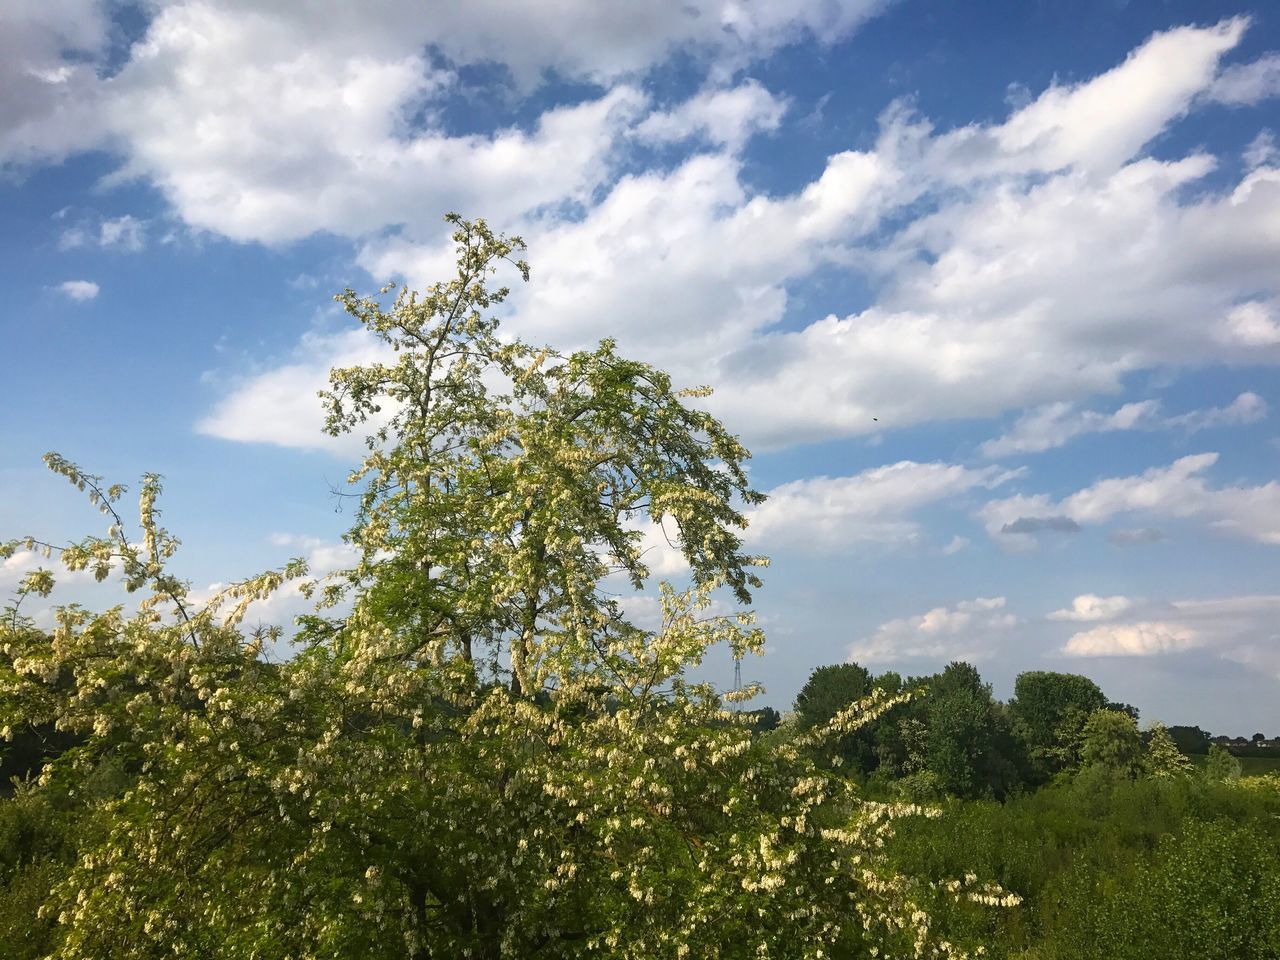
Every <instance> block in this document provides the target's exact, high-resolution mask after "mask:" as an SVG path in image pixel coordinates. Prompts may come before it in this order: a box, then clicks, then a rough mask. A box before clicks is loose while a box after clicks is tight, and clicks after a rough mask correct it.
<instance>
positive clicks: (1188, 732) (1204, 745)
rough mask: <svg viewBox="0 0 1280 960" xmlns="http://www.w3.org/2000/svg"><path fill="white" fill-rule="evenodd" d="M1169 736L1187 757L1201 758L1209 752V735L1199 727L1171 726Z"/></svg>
mask: <svg viewBox="0 0 1280 960" xmlns="http://www.w3.org/2000/svg"><path fill="white" fill-rule="evenodd" d="M1169 736H1170V737H1171V738H1172V739H1173V742H1174V743H1175V744H1176V745H1177V747H1178V749H1179V750H1181V751H1182V752H1183V753H1184V754H1186V755H1187V756H1197V755H1199V756H1203V755H1205V754H1207V753H1208V752H1209V734H1207V733H1205V732H1204V731H1203V730H1201V729H1200V728H1199V727H1186V726H1172V727H1169Z"/></svg>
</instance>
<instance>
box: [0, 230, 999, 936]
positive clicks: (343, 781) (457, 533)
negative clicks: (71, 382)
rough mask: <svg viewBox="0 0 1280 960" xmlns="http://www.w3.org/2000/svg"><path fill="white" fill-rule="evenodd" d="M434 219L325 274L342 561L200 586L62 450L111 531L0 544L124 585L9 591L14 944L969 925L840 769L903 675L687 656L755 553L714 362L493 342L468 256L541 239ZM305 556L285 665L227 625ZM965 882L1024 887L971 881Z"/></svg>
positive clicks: (1, 660) (983, 888) (748, 496)
mask: <svg viewBox="0 0 1280 960" xmlns="http://www.w3.org/2000/svg"><path fill="white" fill-rule="evenodd" d="M451 220H452V222H453V223H454V226H455V229H456V232H455V234H454V236H455V240H456V241H457V244H458V270H457V274H456V276H455V277H453V278H452V279H450V280H448V281H447V282H442V283H438V284H435V285H433V286H432V287H430V288H428V290H427V291H426V292H425V293H423V294H420V295H419V294H415V293H411V292H408V291H399V292H398V293H397V294H396V295H395V296H394V297H393V298H389V302H388V301H384V300H382V299H377V298H360V297H356V296H355V295H354V294H352V293H350V292H348V293H347V294H344V295H343V296H341V297H340V298H339V299H340V301H341V302H342V303H343V304H344V306H345V307H346V308H347V310H348V311H349V312H350V313H351V314H352V315H353V316H354V317H355V318H356V319H357V320H358V321H359V322H360V323H361V324H362V325H363V326H364V327H365V328H366V329H367V330H369V331H370V332H371V333H372V334H373V335H374V336H375V337H377V338H378V339H379V340H381V341H382V343H383V345H384V346H385V348H386V350H385V357H386V358H387V359H386V362H382V363H371V364H369V365H367V366H362V367H353V368H348V369H340V370H334V371H333V372H332V376H331V389H330V390H329V391H327V392H326V393H325V394H323V397H324V401H325V404H326V407H327V410H328V421H327V428H328V429H329V430H330V431H331V432H343V431H349V430H357V429H363V430H367V431H369V437H368V453H367V455H366V456H365V458H364V460H363V463H362V464H361V466H360V467H359V468H358V469H357V470H356V471H354V473H353V474H352V476H351V482H352V485H353V487H354V495H355V496H356V497H357V498H358V500H359V504H360V506H359V510H358V511H357V513H356V517H355V523H354V525H353V527H352V529H351V530H350V531H349V533H348V535H347V539H348V541H349V542H350V543H352V544H353V545H354V546H355V547H356V548H357V549H358V552H359V560H358V562H357V563H356V565H355V566H354V567H353V568H352V569H349V570H345V571H342V572H341V573H339V574H337V575H335V576H333V577H331V578H328V579H326V580H324V581H320V582H316V581H309V580H307V579H306V576H307V572H306V569H305V565H304V564H303V563H302V562H301V561H295V562H292V563H290V564H288V565H287V566H285V567H284V568H282V569H279V570H273V571H267V572H265V573H263V574H260V575H258V576H256V577H252V578H249V579H247V580H243V581H239V582H235V583H233V584H232V585H231V586H229V587H227V588H225V589H224V590H222V591H221V592H220V593H218V594H216V595H215V596H214V597H212V598H211V599H209V600H206V601H199V600H198V599H197V598H196V597H195V596H194V595H193V594H192V592H191V591H190V590H189V588H188V585H187V584H186V583H185V582H183V581H182V580H181V579H180V578H179V577H177V576H176V575H175V574H174V573H172V571H171V569H170V561H171V560H172V558H173V556H174V554H175V552H176V550H177V548H178V541H177V539H176V538H175V537H173V536H171V535H170V534H169V533H168V532H167V531H166V530H164V528H163V527H161V526H160V524H159V510H158V501H159V495H160V480H159V478H158V477H156V476H153V475H149V476H147V477H145V478H144V479H143V482H142V485H141V488H140V490H139V511H138V522H137V534H136V535H134V534H132V533H131V532H130V531H131V526H130V524H128V523H127V522H126V521H125V519H124V517H123V516H122V515H121V514H120V512H119V506H118V505H119V504H120V502H121V500H122V497H123V495H124V493H125V492H126V491H125V490H124V488H123V487H121V486H119V485H110V486H108V485H107V484H106V483H104V481H103V480H102V479H101V478H99V477H97V476H95V475H92V474H90V473H87V472H86V471H84V470H81V469H80V468H79V467H78V466H76V465H75V464H73V463H71V462H70V461H68V460H65V459H64V458H62V457H59V456H56V455H50V456H49V457H48V458H47V461H48V464H49V466H50V467H51V468H52V469H53V470H54V471H56V472H57V473H59V474H61V475H62V476H64V477H65V478H66V479H67V480H68V481H70V482H71V483H72V484H73V485H74V486H76V487H77V488H78V489H80V490H81V491H84V492H85V493H86V494H87V495H88V496H89V499H90V500H91V502H92V503H93V504H95V505H96V506H97V507H99V509H101V510H102V512H103V513H104V514H105V515H106V520H107V530H106V532H105V534H103V535H97V536H89V537H86V538H84V539H83V540H81V541H79V542H76V543H68V544H62V545H57V544H52V543H47V542H44V541H41V540H39V539H38V538H36V537H25V538H22V539H20V540H16V541H10V542H8V543H6V544H3V545H2V549H0V556H3V557H10V556H13V555H14V554H15V553H16V552H17V551H18V550H20V549H27V550H33V549H34V550H43V551H44V552H45V553H46V555H53V554H56V555H57V557H58V559H59V560H60V562H61V565H62V566H63V567H64V568H65V569H67V570H69V571H85V570H87V571H90V572H92V573H93V574H94V575H95V576H97V577H98V578H99V579H105V578H108V577H112V576H117V577H119V578H121V580H122V583H123V586H124V588H125V589H126V590H127V591H128V593H129V594H130V595H131V597H132V598H133V602H131V603H129V604H127V605H122V606H118V607H114V608H111V609H108V610H105V611H99V612H94V611H90V610H86V609H84V608H82V607H79V606H76V605H73V604H72V605H63V606H59V607H55V608H54V609H53V611H52V617H53V625H52V627H51V628H49V629H44V628H42V627H40V626H38V625H37V623H36V622H35V621H34V620H32V619H30V618H29V617H28V616H26V615H25V613H24V609H25V608H24V604H26V603H27V602H28V601H30V600H31V598H32V597H41V596H48V595H50V593H51V592H52V591H53V590H54V588H55V582H54V576H53V574H52V572H51V571H48V570H37V571H35V572H33V573H31V574H30V575H29V576H28V577H27V578H26V579H25V581H24V582H23V584H22V588H21V590H20V592H19V596H18V597H17V598H16V599H15V601H14V602H13V603H12V604H11V605H10V606H9V607H8V608H7V609H6V610H5V611H4V613H3V616H2V618H0V736H2V737H3V739H5V740H11V741H12V742H11V744H10V745H8V746H6V748H5V751H6V752H5V756H4V757H3V758H0V763H4V764H7V765H9V766H10V767H12V768H14V772H16V774H17V775H18V776H19V777H20V778H34V779H28V780H25V781H24V785H23V786H22V787H21V789H19V790H18V792H17V793H16V794H15V795H14V796H12V797H11V798H9V799H7V800H4V801H2V803H3V806H2V810H3V813H2V814H0V827H2V829H3V833H0V845H2V846H3V852H0V870H3V873H2V874H0V884H3V886H4V890H3V891H2V893H3V895H2V896H0V903H3V905H4V906H3V911H4V912H3V914H2V920H0V922H3V924H4V925H5V928H4V929H5V932H6V934H11V935H8V936H5V937H4V939H3V940H0V950H4V951H8V952H9V953H10V955H35V956H50V957H53V958H58V960H72V958H75V960H82V958H85V957H111V958H136V960H142V958H160V957H166V958H168V957H174V956H178V957H195V958H206V957H208V958H214V957H216V958H246V960H247V958H261V960H272V958H284V957H291V958H334V960H337V958H343V960H347V958H411V960H422V958H436V957H442V958H450V960H452V958H456V957H468V956H469V957H475V958H497V957H518V958H526V957H543V958H554V957H578V956H582V955H584V954H585V955H595V956H605V957H634V958H646V960H647V958H679V957H713V956H714V957H724V958H743V960H745V958H754V957H801V956H802V957H812V958H819V957H824V958H825V957H836V958H841V957H848V958H853V957H864V956H867V955H869V954H870V953H871V952H872V951H876V952H878V953H880V954H881V955H885V956H917V957H936V958H959V957H962V956H964V954H963V953H962V952H961V951H959V950H958V948H957V947H956V946H955V944H953V943H952V942H950V941H947V940H945V939H944V938H941V937H939V936H937V935H936V934H935V932H934V931H933V930H932V929H931V927H930V922H929V916H928V913H927V912H926V911H925V910H923V909H922V901H923V899H925V898H930V899H931V898H932V896H933V889H934V888H933V887H931V886H930V881H933V880H937V879H947V878H935V877H924V878H916V877H911V876H908V875H905V874H902V873H899V872H898V871H897V869H896V868H895V866H894V864H893V861H891V860H890V858H889V856H888V853H887V851H886V849H885V843H886V840H889V839H891V837H892V835H893V832H894V829H895V827H896V826H897V825H898V824H900V823H901V822H904V821H905V820H908V819H910V818H911V817H913V816H921V815H929V814H930V811H927V810H924V809H921V808H917V807H912V806H910V805H904V804H899V803H878V802H873V801H870V800H868V799H867V798H866V797H865V796H864V795H862V794H861V792H860V791H859V790H858V788H857V785H856V784H855V783H854V782H853V781H852V780H851V779H849V778H847V777H845V776H843V775H842V773H840V772H838V771H836V770H833V769H831V768H830V767H829V766H828V765H827V764H826V763H825V758H828V757H830V756H831V755H832V748H831V744H832V743H833V742H834V741H844V740H847V739H848V738H849V737H850V736H855V735H856V731H857V730H858V729H860V727H862V726H863V725H865V724H867V723H869V722H871V721H873V720H874V719H875V718H876V717H878V716H880V715H882V714H883V713H884V712H885V711H887V710H889V709H891V708H893V707H894V706H896V705H898V704H900V703H902V702H904V701H905V700H906V699H907V698H906V697H905V696H902V695H894V694H890V693H887V692H885V691H872V692H871V694H870V695H869V696H867V697H863V698H860V699H858V700H857V701H855V702H853V703H848V704H845V705H844V706H843V707H842V708H841V709H839V710H837V711H836V712H834V713H833V714H832V715H830V716H829V717H827V718H826V719H825V720H824V721H823V722H821V723H815V724H813V725H811V726H810V727H809V728H807V729H805V730H803V731H799V732H795V731H790V730H787V731H783V730H781V729H774V730H768V731H767V732H765V731H766V728H769V727H774V726H775V725H776V721H777V718H776V717H775V716H772V715H770V714H767V713H765V712H763V711H760V712H757V713H737V712H735V709H734V704H732V703H726V701H725V698H722V697H721V696H720V695H719V694H718V693H717V692H716V691H715V690H713V689H711V688H710V687H708V686H706V685H702V684H696V683H694V682H692V681H691V680H690V679H689V678H688V675H687V674H688V671H689V669H690V668H691V667H692V666H695V665H697V664H698V663H700V662H701V661H702V659H703V658H704V657H705V656H706V655H707V653H708V651H710V650H712V649H719V650H731V651H732V652H733V653H735V654H736V655H746V654H749V653H752V652H758V651H759V650H760V649H761V646H762V643H763V636H762V634H761V632H760V631H759V630H758V629H757V628H756V627H755V624H754V620H753V617H752V615H751V614H750V612H749V611H747V610H746V609H745V608H744V607H742V606H741V604H745V603H746V602H747V601H749V600H750V597H751V591H753V590H754V589H755V588H756V587H757V586H759V580H758V578H757V575H756V569H757V568H758V566H759V565H760V564H761V563H762V562H763V561H762V560H760V559H759V558H755V557H751V556H749V555H747V554H745V553H743V552H742V549H741V546H742V540H741V537H740V531H741V529H742V527H743V526H744V521H743V516H742V514H741V512H740V509H741V506H742V505H743V504H751V503H753V502H757V501H758V500H759V499H760V496H759V494H757V493H755V492H754V491H753V490H752V489H751V488H750V486H749V485H748V483H747V476H746V472H745V469H744V463H745V461H746V459H747V456H748V455H747V451H746V450H745V449H743V447H742V446H741V444H739V443H738V441H737V440H736V439H735V438H734V437H733V436H732V435H730V434H729V433H728V432H727V431H726V430H725V428H724V427H723V426H722V425H721V424H720V423H719V422H717V421H716V420H715V419H714V418H713V417H711V416H710V415H708V414H707V413H705V412H703V411H701V410H699V409H697V408H696V407H693V406H690V405H688V404H687V403H686V401H687V400H689V399H690V398H691V397H696V396H700V395H702V394H703V393H705V391H701V390H698V391H692V392H689V391H680V390H677V389H675V388H673V386H672V384H671V382H670V379H669V378H668V377H667V376H666V374H664V373H662V372H661V371H659V370H656V369H654V368H652V367H649V366H647V365H645V364H642V363H637V362H634V361H630V360H627V359H625V358H622V357H619V356H618V355H617V354H616V352H615V350H614V347H613V345H612V344H611V343H608V342H605V343H602V344H601V345H600V346H599V348H598V349H595V350H591V351H583V352H579V353H573V354H567V355H566V354H560V353H557V352H556V351H554V350H551V349H550V348H541V349H539V348H535V347H532V346H529V345H526V344H523V343H521V342H520V341H518V340H514V341H513V340H508V339H503V338H499V337H498V336H497V333H496V330H497V326H496V321H495V320H494V319H493V318H492V316H491V315H490V311H491V309H492V308H493V307H494V306H495V305H496V304H498V303H500V302H501V301H502V299H503V298H504V296H505V293H506V291H505V290H503V289H490V288H489V287H488V286H487V281H488V278H489V276H490V274H491V273H493V272H494V271H495V270H496V269H498V268H499V267H502V266H503V265H504V264H506V263H509V264H510V265H511V266H512V267H513V268H514V269H515V270H516V271H518V272H519V273H521V274H523V273H524V272H525V271H526V270H527V268H526V267H525V265H524V263H523V262H522V261H520V260H519V259H518V254H519V251H520V249H521V247H522V244H521V243H520V241H519V240H518V239H514V238H505V237H501V236H497V235H495V234H493V233H492V232H491V231H490V230H489V229H488V227H487V226H486V225H485V224H484V223H483V222H482V221H477V222H467V221H464V220H462V219H460V218H457V217H452V218H451ZM388 293H390V291H389V290H384V291H383V294H388ZM645 522H653V523H658V524H665V525H666V529H667V532H668V536H669V537H670V538H671V540H672V542H673V544H675V545H676V546H677V547H678V549H679V550H680V551H681V553H682V554H683V555H684V559H685V560H686V562H687V564H688V567H689V569H690V571H691V573H690V578H689V579H690V581H691V582H690V585H689V587H688V589H686V590H677V589H676V588H674V587H672V586H669V585H666V584H662V585H660V586H659V587H658V588H657V589H656V590H653V593H652V594H651V596H654V597H655V600H656V602H657V603H658V605H659V606H660V609H661V617H660V620H661V623H660V625H659V626H658V627H657V628H656V629H652V630H649V629H644V628H642V627H641V626H639V625H637V624H635V623H633V622H632V621H630V620H629V619H628V618H627V616H626V612H625V610H624V609H623V608H622V606H621V605H620V604H619V603H618V602H617V599H616V596H617V593H618V590H619V587H620V586H621V585H624V584H627V583H629V584H630V585H631V586H633V587H636V588H642V587H644V586H646V585H647V584H649V581H650V578H649V571H648V570H647V568H646V567H645V564H644V561H643V557H642V555H641V553H640V545H641V542H642V540H643V524H644V523H645ZM290 581H295V582H297V583H298V584H300V589H301V590H302V591H303V592H304V593H305V594H306V595H309V596H312V597H314V598H315V600H316V601H317V608H316V611H315V613H314V614H312V615H310V616H307V617H304V618H302V620H301V622H300V625H299V626H300V630H299V633H298V636H297V637H296V639H295V649H294V651H293V656H292V657H290V658H288V659H286V660H284V661H283V662H280V661H279V660H273V659H269V658H267V657H265V656H264V648H265V647H266V645H267V644H268V643H269V642H271V641H272V640H273V639H278V638H277V637H275V636H273V635H272V634H271V633H270V632H269V631H263V630H245V629H243V626H242V624H243V620H244V618H245V616H246V613H247V611H248V610H249V608H250V606H251V605H252V604H253V603H254V602H255V601H258V600H261V599H263V598H265V597H268V596H270V595H271V594H272V593H273V592H274V591H277V590H279V589H280V588H281V586H282V585H284V584H286V583H288V582H290ZM650 587H651V589H652V585H650ZM139 598H140V599H139ZM735 601H736V603H737V604H738V605H739V606H736V607H735ZM713 602H714V603H716V604H718V605H723V606H724V607H725V608H727V609H728V610H729V612H727V613H717V612H715V611H714V610H713V609H712V604H713ZM754 692H755V691H754V690H751V689H748V690H745V691H742V692H741V696H740V697H735V698H733V699H738V700H742V699H750V697H751V696H752V695H753V693H754ZM754 728H759V729H760V730H761V731H762V732H760V733H756V732H755V729H754ZM51 733H56V734H57V735H58V736H63V737H65V738H66V740H65V742H63V743H59V744H54V743H51V742H49V741H48V740H47V737H48V736H49V735H50V734H51ZM11 754H12V756H11ZM954 896H955V897H956V898H959V899H969V900H972V899H974V898H983V899H985V900H989V901H992V902H1008V903H1012V902H1014V898H1010V897H1008V896H1007V895H1006V894H1005V893H1004V891H1002V890H1001V889H1000V888H999V887H997V886H995V885H993V884H990V883H988V882H987V881H986V880H985V879H981V878H979V877H977V876H976V875H975V876H973V877H961V878H957V879H956V880H955V883H954ZM15 931H16V932H17V933H16V934H15V933H14V932H15ZM17 951H25V954H22V953H17Z"/></svg>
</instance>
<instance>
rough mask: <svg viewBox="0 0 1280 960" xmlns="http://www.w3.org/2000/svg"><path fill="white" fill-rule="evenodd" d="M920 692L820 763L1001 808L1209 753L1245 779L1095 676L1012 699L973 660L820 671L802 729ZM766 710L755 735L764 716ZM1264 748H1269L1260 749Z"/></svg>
mask: <svg viewBox="0 0 1280 960" xmlns="http://www.w3.org/2000/svg"><path fill="white" fill-rule="evenodd" d="M877 690H878V691H883V692H884V693H886V694H899V693H903V692H913V693H914V696H913V697H912V698H911V699H909V700H908V701H907V702H906V703H904V704H901V705H899V706H898V707H896V708H894V709H893V710H892V711H890V712H889V713H887V714H885V715H884V716H883V717H881V718H880V719H878V720H877V721H876V722H874V723H872V724H868V725H867V726H864V727H862V728H860V729H858V730H855V731H853V732H851V733H849V734H847V735H846V736H844V737H842V738H840V739H837V740H833V741H829V742H827V743H826V744H825V745H824V747H823V752H822V756H821V757H820V758H819V759H820V761H821V762H823V763H825V764H827V765H829V766H833V767H838V768H844V769H845V770H847V771H848V772H849V773H850V774H851V775H853V776H855V777H856V778H857V779H860V780H862V781H864V782H867V783H869V784H870V785H872V786H877V787H881V788H886V789H892V791H893V792H895V793H897V794H900V795H902V796H904V797H907V798H909V799H914V800H926V799H930V798H934V797H940V796H944V795H945V796H955V797H963V798H969V799H977V798H982V797H991V798H994V799H997V800H1002V799H1004V798H1005V797H1007V796H1009V795H1010V794H1013V793H1019V792H1024V791H1026V790H1032V789H1035V788H1037V787H1040V786H1043V785H1044V784H1046V783H1049V782H1050V781H1053V780H1055V779H1061V778H1062V777H1064V776H1071V775H1074V774H1077V773H1079V772H1081V771H1084V770H1102V771H1106V772H1107V773H1108V774H1109V775H1116V776H1121V777H1127V778H1137V777H1141V776H1155V777H1161V776H1171V775H1176V774H1180V773H1187V772H1190V770H1191V769H1192V765H1191V763H1190V761H1189V760H1188V759H1187V758H1188V757H1190V756H1197V755H1200V756H1206V757H1208V758H1209V763H1208V765H1207V767H1206V769H1207V770H1208V771H1209V773H1210V775H1212V776H1215V777H1216V778H1218V779H1229V778H1233V777H1238V776H1239V775H1240V765H1239V763H1238V762H1237V761H1236V760H1235V757H1234V756H1233V754H1235V753H1237V752H1238V751H1237V750H1235V749H1232V750H1228V749H1225V748H1223V747H1222V746H1220V745H1219V744H1217V743H1214V742H1212V741H1211V740H1210V737H1209V734H1208V733H1206V732H1205V731H1203V730H1201V729H1200V728H1199V727H1190V726H1175V727H1168V728H1166V727H1164V726H1163V725H1161V724H1153V725H1152V726H1151V727H1150V728H1149V729H1148V730H1146V731H1140V730H1139V728H1138V710H1137V708H1135V707H1133V706H1132V705H1130V704H1126V703H1118V702H1115V701H1112V700H1110V699H1108V697H1107V696H1106V694H1105V693H1103V691H1102V689H1101V688H1100V687H1099V686H1098V685H1097V684H1096V683H1094V681H1092V680H1090V679H1089V678H1088V677H1085V676H1081V675H1078V674H1071V673H1058V672H1053V671H1043V670H1035V671H1028V672H1026V673H1022V674H1020V675H1019V676H1018V678H1017V680H1016V681H1015V683H1014V695H1013V697H1012V698H1011V699H1010V700H1009V701H1008V702H1007V703H1002V702H1000V701H999V700H997V699H996V698H995V697H994V696H993V695H992V692H991V685H990V684H988V683H985V682H983V680H982V676H981V675H980V674H979V672H978V670H977V669H976V668H975V667H974V666H973V665H972V664H969V663H964V662H961V661H956V662H952V663H950V664H948V665H947V666H946V667H945V668H944V669H943V670H941V671H940V672H938V673H935V674H931V675H927V676H908V677H903V676H901V675H900V674H898V673H896V672H893V671H888V672H885V673H882V674H879V675H874V674H872V673H871V671H869V670H868V669H867V668H866V667H864V666H862V665H860V664H857V663H841V664H833V665H828V666H822V667H818V668H817V669H816V670H814V671H813V673H812V674H810V676H809V679H808V681H807V682H806V683H805V685H804V687H803V688H802V689H801V691H800V693H799V694H798V695H797V697H796V700H795V705H794V717H793V719H792V721H791V722H792V724H793V725H794V726H795V728H796V729H797V731H798V732H799V731H804V730H808V729H813V728H815V727H819V726H821V725H823V724H825V723H827V722H828V721H829V720H830V719H831V717H833V716H835V715H836V714H837V713H838V712H839V711H841V710H843V709H845V708H847V707H848V706H849V704H851V703H855V702H857V701H859V700H861V699H863V698H866V697H868V696H871V695H872V694H873V693H874V692H875V691H877ZM759 713H760V717H761V720H760V723H759V725H758V726H759V728H761V729H763V728H765V724H766V715H765V714H764V712H759ZM1256 749H1262V748H1261V747H1257V748H1256Z"/></svg>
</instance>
